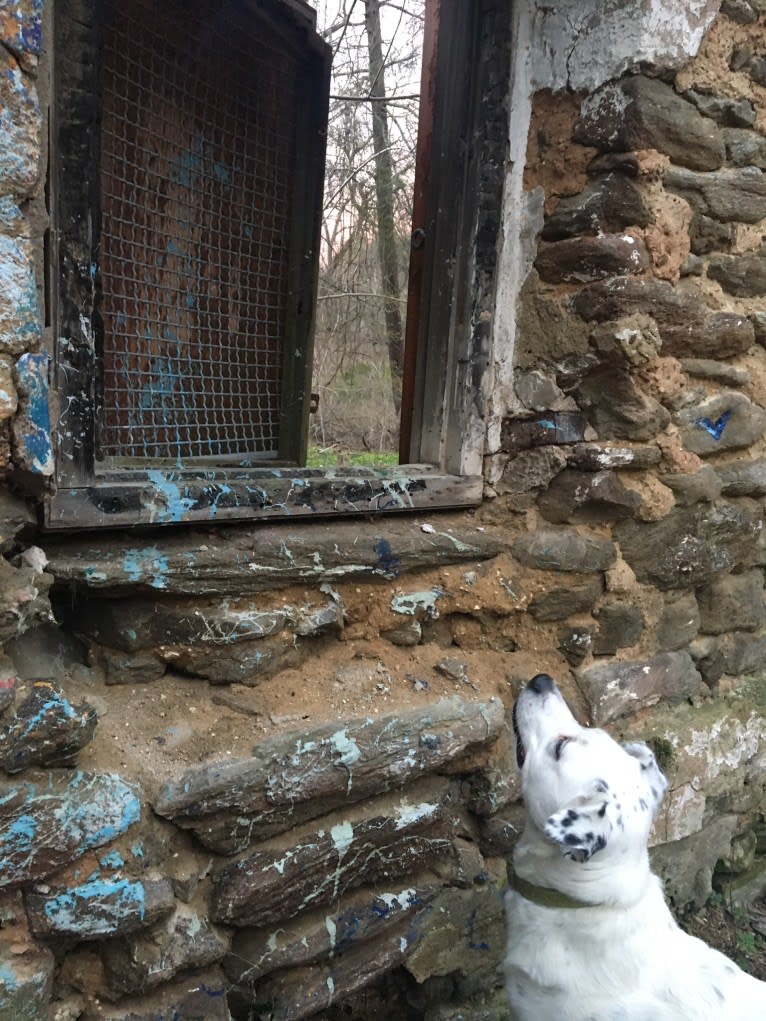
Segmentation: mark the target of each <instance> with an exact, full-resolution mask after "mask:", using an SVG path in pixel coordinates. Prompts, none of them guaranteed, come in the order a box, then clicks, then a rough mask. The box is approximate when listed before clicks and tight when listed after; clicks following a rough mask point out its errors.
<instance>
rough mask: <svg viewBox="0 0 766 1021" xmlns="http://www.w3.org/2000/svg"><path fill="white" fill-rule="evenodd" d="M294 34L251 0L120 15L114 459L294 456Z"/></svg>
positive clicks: (104, 448) (102, 442)
mask: <svg viewBox="0 0 766 1021" xmlns="http://www.w3.org/2000/svg"><path fill="white" fill-rule="evenodd" d="M182 9H183V11H184V12H185V13H186V15H187V16H186V17H184V18H183V19H181V18H179V12H180V11H181V10H182ZM278 43H279V40H275V38H274V33H273V32H267V31H264V25H263V24H262V23H261V22H260V21H259V20H258V19H257V18H255V17H254V16H253V14H252V12H251V11H249V10H248V9H247V8H246V7H244V5H238V6H235V5H232V4H228V5H224V6H223V8H219V7H218V5H212V9H211V5H207V7H205V8H203V7H202V6H201V5H198V4H195V5H190V4H186V3H179V2H178V0H175V2H174V0H170V2H166V3H163V4H156V3H154V2H150V0H129V2H121V3H119V4H115V5H114V6H113V7H111V9H109V11H108V14H107V16H106V17H105V18H104V21H103V46H102V75H101V77H102V94H101V194H100V199H101V201H100V214H101V230H100V252H99V260H98V268H99V271H100V278H101V295H102V301H101V306H100V312H101V321H102V327H103V391H102V402H101V416H100V422H99V427H98V430H97V433H98V441H99V442H98V455H97V456H98V459H99V460H106V459H110V460H111V459H115V460H127V461H131V460H134V461H135V459H146V460H148V461H151V462H155V463H156V462H157V461H162V460H170V461H174V462H182V461H186V460H188V459H194V460H200V459H203V458H215V459H216V460H220V459H222V458H236V459H240V460H241V459H242V458H243V457H252V456H257V457H259V458H263V459H268V458H277V457H278V456H279V455H280V448H281V444H280V417H281V403H282V391H281V380H282V369H283V365H284V363H285V358H286V357H290V354H291V352H289V350H287V347H288V337H289V330H288V317H289V293H288V280H289V259H290V245H289V240H290V238H289V234H290V231H289V227H290V223H291V217H292V213H293V206H294V196H293V194H292V177H293V168H294V165H295V147H296V137H295V124H296V122H297V120H298V116H297V106H298V102H299V96H298V94H297V90H298V87H299V83H300V81H301V73H300V66H299V58H298V57H297V55H296V54H295V53H292V52H290V51H289V49H287V48H286V47H284V46H282V45H278Z"/></svg>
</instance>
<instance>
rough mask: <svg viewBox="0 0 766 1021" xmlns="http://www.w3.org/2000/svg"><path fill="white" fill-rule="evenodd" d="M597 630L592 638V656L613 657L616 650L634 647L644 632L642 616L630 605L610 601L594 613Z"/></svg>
mask: <svg viewBox="0 0 766 1021" xmlns="http://www.w3.org/2000/svg"><path fill="white" fill-rule="evenodd" d="M593 616H594V617H595V618H596V620H597V621H598V628H597V630H596V633H595V635H594V638H593V647H592V648H593V655H594V656H613V655H614V654H615V653H616V652H617V650H618V649H628V648H630V646H631V645H635V644H636V642H637V641H638V639H639V638H640V637H641V634H642V633H643V630H644V615H643V613H642V612H641V610H640V609H639V608H638V607H637V606H633V605H632V604H631V603H626V602H622V601H620V600H616V599H612V600H610V601H609V602H606V603H603V604H602V605H601V606H599V607H598V609H597V610H595V611H594V614H593Z"/></svg>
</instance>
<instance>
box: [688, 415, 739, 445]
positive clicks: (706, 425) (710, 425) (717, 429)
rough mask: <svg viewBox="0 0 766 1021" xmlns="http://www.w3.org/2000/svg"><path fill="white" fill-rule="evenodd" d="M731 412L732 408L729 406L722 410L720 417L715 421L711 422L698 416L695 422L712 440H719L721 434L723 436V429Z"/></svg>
mask: <svg viewBox="0 0 766 1021" xmlns="http://www.w3.org/2000/svg"><path fill="white" fill-rule="evenodd" d="M733 414H734V410H733V409H732V408H729V410H728V411H724V413H723V414H722V415H721V416H720V418H717V419H716V420H715V422H711V421H710V419H709V418H698V419H697V421H696V423H695V424H696V425H698V426H699V427H700V429H704V430H705V432H706V433H709V434H710V435H711V436H712V437H713V439H714V440H720V438H721V436H723V431H724V429H725V428H726V423H727V422H728V421H729V419H730V418H731V416H732V415H733Z"/></svg>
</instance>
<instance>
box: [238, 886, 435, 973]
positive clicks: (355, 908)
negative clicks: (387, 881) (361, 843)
mask: <svg viewBox="0 0 766 1021" xmlns="http://www.w3.org/2000/svg"><path fill="white" fill-rule="evenodd" d="M439 889H440V884H439V882H438V881H437V880H436V879H435V878H434V877H433V876H428V875H427V874H426V875H424V876H422V877H417V878H415V880H414V881H413V880H412V877H407V879H406V880H405V881H404V882H403V883H400V884H399V885H398V886H390V885H389V886H384V887H383V888H381V889H380V890H372V889H364V890H353V891H352V892H351V893H348V894H346V895H345V896H344V897H341V898H340V899H339V900H338V902H337V904H333V905H332V908H331V909H330V910H329V911H328V909H327V908H322V909H317V910H315V911H307V912H304V913H303V914H300V915H298V916H297V917H296V918H293V919H291V920H289V921H287V922H281V923H280V924H278V925H276V926H272V927H267V928H264V929H237V930H236V931H235V933H234V937H233V941H232V945H231V953H230V954H229V956H227V957H226V959H225V960H224V965H223V966H224V971H225V972H226V975H227V977H228V978H230V979H231V980H232V982H237V983H246V984H252V983H254V982H255V981H256V980H257V979H259V978H260V977H261V976H262V975H267V974H269V973H270V972H274V971H281V970H282V969H284V968H294V967H297V966H300V965H305V964H312V963H314V962H315V961H319V960H322V959H323V958H328V957H332V956H334V955H336V954H342V953H346V952H347V951H348V950H349V949H350V948H352V947H354V946H357V945H359V944H360V943H366V942H368V941H369V940H374V939H376V938H377V937H378V936H379V935H380V934H381V933H384V932H386V931H387V930H390V929H391V927H392V926H393V925H397V924H398V923H400V922H401V921H402V919H404V918H411V917H412V916H413V915H414V914H416V913H417V912H419V911H421V910H422V909H423V908H424V907H426V906H427V905H428V904H430V903H431V902H432V901H433V898H434V897H435V895H436V894H437V892H438V891H439Z"/></svg>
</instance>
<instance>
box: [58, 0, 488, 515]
mask: <svg viewBox="0 0 766 1021" xmlns="http://www.w3.org/2000/svg"><path fill="white" fill-rule="evenodd" d="M66 2H67V14H68V16H67V17H66V19H63V18H61V17H58V18H57V19H56V20H57V32H56V39H57V41H58V43H60V42H61V41H64V43H65V45H64V46H61V45H58V44H57V46H56V67H55V82H56V85H55V89H54V92H55V95H56V103H57V105H58V107H59V109H62V108H66V110H67V117H66V120H65V121H64V122H63V123H62V122H61V120H60V119H59V120H58V121H57V120H56V117H55V114H54V132H53V134H52V144H51V152H52V165H53V167H55V168H56V170H57V172H56V173H54V174H53V175H52V193H53V203H54V206H55V207H56V208H57V210H58V217H59V223H61V221H62V219H63V220H64V221H67V220H68V222H69V223H70V224H71V223H73V222H75V221H78V222H79V223H80V225H81V230H80V233H79V235H78V236H75V237H72V235H71V233H70V234H69V235H68V236H67V235H66V234H65V232H62V231H60V230H59V231H57V232H56V234H55V237H56V241H57V243H56V244H54V246H53V256H54V263H56V262H57V263H58V265H59V267H60V271H59V273H58V275H57V278H56V279H55V280H54V281H53V286H52V290H53V295H54V306H55V308H56V309H57V310H58V321H57V329H56V336H57V338H58V342H57V343H58V348H57V351H56V357H55V359H54V362H55V370H54V371H55V376H54V393H55V394H56V396H57V399H58V401H59V407H58V409H57V416H54V420H57V421H58V428H57V430H56V432H57V441H58V442H57V485H56V489H55V491H54V492H53V493H52V494H51V495H50V496H49V497H48V498H47V499H46V501H45V515H44V524H45V526H46V527H47V528H48V529H73V528H78V529H79V528H94V527H126V526H140V525H157V524H169V523H177V522H201V521H210V520H216V521H222V520H242V519H250V520H273V519H278V518H284V517H316V516H320V515H335V514H344V515H348V514H360V513H364V514H369V513H378V512H390V511H408V510H417V509H421V508H437V507H445V508H446V507H464V506H475V505H476V504H478V503H479V502H480V501H481V498H482V488H483V485H482V479H481V476H480V474H479V471H474V472H472V473H470V474H469V473H466V472H465V471H464V468H463V467H461V466H464V465H465V463H466V451H465V449H464V447H465V443H466V437H467V434H466V432H465V431H464V430H463V429H462V428H461V410H460V409H461V407H465V405H466V400H465V398H466V396H467V397H468V404H473V403H474V402H473V397H472V393H470V394H469V393H464V394H462V395H461V393H460V391H461V389H463V388H464V387H466V386H467V387H468V388H469V390H471V391H472V390H473V384H472V382H471V380H470V379H468V378H466V377H465V370H466V365H465V357H464V354H465V352H464V350H463V355H462V356H461V348H462V349H464V347H465V345H464V343H463V342H462V341H461V339H460V335H461V333H462V332H464V326H465V321H464V318H462V317H460V316H458V318H456V317H455V315H454V314H453V310H457V309H458V306H459V307H460V310H462V308H463V307H464V306H465V304H466V302H467V301H468V293H467V281H468V279H469V276H470V273H469V270H470V268H471V258H470V254H469V249H470V243H469V242H470V228H471V224H472V221H473V213H472V210H473V202H474V199H473V195H472V192H471V179H472V172H471V170H470V152H471V147H470V145H467V139H468V138H469V137H470V134H471V132H472V131H473V129H474V127H475V124H474V120H473V116H474V115H475V92H476V87H475V83H474V87H473V88H471V89H466V88H465V84H464V83H463V82H458V83H457V91H456V88H455V85H454V84H452V85H450V83H451V82H452V83H454V82H455V81H456V75H455V73H454V69H455V66H458V67H461V66H462V67H470V66H471V63H470V61H471V59H472V58H473V57H474V56H475V40H476V37H477V29H478V21H479V13H478V11H475V10H474V7H475V6H476V5H474V4H469V5H465V4H463V3H462V2H461V0H427V5H428V8H429V10H430V26H431V28H430V30H431V31H432V32H434V33H437V34H438V27H439V24H440V18H441V17H442V16H443V11H440V8H444V7H447V8H448V9H449V33H448V35H449V38H450V40H451V42H450V45H449V47H435V41H436V35H434V38H433V39H432V45H433V46H434V47H435V48H434V50H433V58H432V60H431V62H430V63H429V64H426V65H425V66H424V81H423V94H424V95H426V93H429V94H431V95H432V96H433V90H434V88H436V90H437V92H438V90H439V88H441V89H442V91H443V93H444V96H443V99H442V101H441V103H439V102H437V103H436V117H437V118H438V124H439V127H440V129H441V130H442V131H446V137H447V139H449V138H452V139H453V141H452V143H448V144H447V145H446V146H443V147H442V148H441V149H440V150H439V159H438V161H437V172H436V173H435V174H434V173H433V164H431V165H430V166H429V168H428V170H427V171H426V184H425V186H424V187H425V193H427V196H428V198H427V203H426V205H425V206H424V207H423V208H425V209H426V210H427V216H428V220H429V223H430V224H431V229H432V234H433V237H434V238H435V239H436V243H434V244H428V246H427V249H428V250H427V255H426V260H425V263H424V266H423V267H422V286H423V287H424V288H425V290H424V291H423V292H422V293H423V294H425V295H426V296H427V298H428V302H429V304H428V309H429V314H426V315H422V314H421V312H420V311H419V310H417V307H416V311H417V315H418V318H419V324H418V327H417V329H416V330H414V331H413V330H412V329H411V330H410V333H411V335H412V336H411V339H410V342H409V343H410V359H411V362H410V364H411V370H410V372H411V379H412V385H411V386H410V387H409V391H408V394H409V396H407V397H406V400H407V402H409V414H410V419H409V423H408V425H407V431H408V433H409V439H410V442H409V444H408V446H409V454H410V457H411V458H413V459H415V460H417V461H418V462H422V463H415V464H402V465H400V466H398V467H396V468H380V469H375V468H371V469H348V468H346V469H340V468H339V469H334V470H327V469H307V468H301V467H298V461H299V460H300V458H301V457H302V456H303V454H304V453H305V448H304V449H301V450H299V453H298V456H296V457H295V458H294V459H292V460H291V461H288V462H283V463H277V464H274V465H269V466H268V467H252V468H249V467H220V466H215V465H199V464H197V465H195V464H190V465H189V466H188V467H182V468H177V467H176V468H166V467H157V468H151V469H143V468H119V469H116V470H103V469H100V468H99V466H98V464H97V462H96V459H95V442H94V441H95V435H94V430H95V427H96V422H97V414H98V399H99V384H100V379H99V360H98V348H99V336H98V329H99V324H98V316H97V315H96V314H93V313H95V312H96V311H97V309H96V293H95V277H96V273H95V272H94V270H95V265H94V259H93V253H94V252H96V251H97V247H98V214H97V210H98V194H97V191H98V180H97V177H98V175H97V174H94V173H93V168H94V167H98V158H99V157H98V144H99V139H98V119H99V98H98V77H99V72H98V54H99V43H98V30H97V29H98V26H97V22H96V19H95V13H96V8H97V0H66ZM255 2H256V3H259V4H267V5H270V6H271V7H273V8H274V9H275V10H276V9H277V8H281V7H282V3H284V5H285V7H286V8H296V7H297V8H301V5H300V4H298V5H296V4H295V3H294V2H293V0H255ZM58 9H59V7H58V5H57V8H56V10H58ZM75 10H76V12H77V16H76V17H73V16H72V14H73V12H74V11H75ZM62 22H65V23H62ZM73 49H74V54H75V59H74V60H70V59H68V57H67V53H69V54H71V53H72V51H73ZM437 51H438V52H437ZM326 58H327V53H326V48H324V46H322V47H321V52H320V53H318V54H317V59H324V60H325V61H326ZM455 60H457V61H458V63H457V65H455V64H454V63H451V62H452V61H455ZM325 70H326V73H327V74H329V64H326V69H325ZM434 75H436V79H437V80H436V85H434V81H433V76H434ZM472 77H473V78H476V75H475V74H474V75H473V76H472ZM311 102H313V103H315V104H316V103H317V102H320V103H321V102H322V100H321V97H320V98H319V99H318V98H317V96H316V95H313V96H312V97H307V110H308V116H311V115H312V114H313V116H314V118H317V119H316V120H315V121H314V123H321V124H322V125H323V124H324V123H326V113H325V114H324V115H321V108H320V109H318V108H317V107H316V106H315V107H314V109H313V111H312V109H311V106H310V103H311ZM454 102H456V103H457V110H458V111H459V117H458V119H457V123H454V121H455V118H454V110H455V108H452V109H451V108H450V104H451V103H454ZM431 109H432V110H433V109H434V108H433V106H432V107H431ZM426 111H427V112H428V107H427V108H426ZM451 119H452V121H453V123H452V124H450V120H451ZM421 130H422V127H421ZM430 148H431V147H430V144H429V146H428V149H429V151H430ZM322 157H323V150H322ZM456 160H457V172H456ZM306 162H307V163H309V162H310V161H309V160H307V161H306ZM305 177H306V180H305V181H304V182H303V183H302V187H303V188H305V189H308V190H310V189H311V187H312V183H311V178H312V175H311V174H310V173H306V175H305ZM321 177H322V175H321V174H320V175H319V179H320V182H321ZM315 186H316V185H315V183H314V185H313V187H315ZM315 197H316V195H315V194H314V198H315ZM445 203H448V204H450V205H452V207H453V208H455V213H456V215H455V216H454V217H450V218H449V219H450V222H451V223H452V226H450V228H449V229H448V230H447V231H446V234H445V230H444V227H443V225H442V224H440V218H439V217H438V215H437V213H438V212H439V210H443V209H444V204H445ZM304 208H305V207H304ZM316 208H317V216H316V217H315V218H314V219H313V220H311V222H310V223H309V224H307V223H306V222H305V220H304V222H303V224H302V226H303V229H304V231H305V230H306V229H307V228H308V230H309V232H310V234H311V238H312V240H313V243H314V249H313V250H314V251H315V252H316V247H317V246H316V239H317V238H318V231H319V219H318V210H319V208H320V203H317V204H316ZM452 221H454V222H452ZM463 241H465V242H466V243H463ZM295 272H296V273H297V274H298V275H299V277H300V280H293V287H294V288H295V289H296V290H298V291H301V295H302V300H303V301H304V302H306V307H307V308H310V309H311V310H312V314H313V304H314V287H315V283H316V275H315V274H314V275H312V276H311V277H310V282H309V283H308V284H307V283H306V280H307V275H306V273H305V267H301V266H300V265H298V266H297V267H296V269H295ZM301 288H302V290H301ZM434 301H436V302H441V303H442V304H443V307H442V308H441V310H438V309H437V308H436V306H434V305H433V302H434ZM445 313H446V316H447V318H446V320H445V318H444V315H445ZM308 335H310V330H309V331H308ZM461 365H462V369H461ZM431 373H433V374H434V377H435V380H436V382H435V380H434V379H431V378H430V375H429V374H431ZM456 394H457V396H458V400H457V402H455V400H454V399H451V398H454V397H455V395H456ZM413 412H414V414H413ZM307 414H308V404H307V402H305V401H304V402H303V405H302V407H301V408H300V409H296V410H295V414H292V413H291V412H289V411H288V413H287V417H288V418H289V419H290V421H289V422H288V423H285V424H286V426H287V428H288V429H290V428H292V429H296V432H297V435H298V436H299V437H300V440H299V443H301V444H305V442H306V437H307V432H308V430H307V417H306V416H307ZM450 435H451V437H452V440H449V436H450ZM467 454H468V460H470V461H472V462H473V464H474V465H475V464H476V462H477V459H478V462H479V463H480V460H481V454H482V451H481V450H478V451H477V450H471V451H468V452H467ZM419 455H423V456H419ZM452 465H454V467H453V468H452V471H450V470H449V469H450V467H451V466H452ZM455 468H457V470H455Z"/></svg>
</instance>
